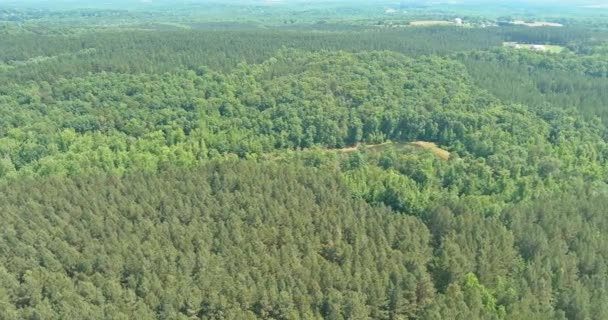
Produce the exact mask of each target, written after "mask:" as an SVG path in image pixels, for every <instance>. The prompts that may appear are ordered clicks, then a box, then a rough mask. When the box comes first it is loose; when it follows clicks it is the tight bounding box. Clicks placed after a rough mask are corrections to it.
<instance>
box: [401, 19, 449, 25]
mask: <svg viewBox="0 0 608 320" xmlns="http://www.w3.org/2000/svg"><path fill="white" fill-rule="evenodd" d="M450 24H454V23H453V22H451V21H444V20H419V21H411V22H410V26H445V25H450Z"/></svg>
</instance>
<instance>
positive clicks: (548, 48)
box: [502, 42, 566, 53]
mask: <svg viewBox="0 0 608 320" xmlns="http://www.w3.org/2000/svg"><path fill="white" fill-rule="evenodd" d="M502 45H503V47H509V48H513V49H522V50H535V49H533V47H535V46H537V47H539V48H542V49H536V50H538V51H542V52H550V53H560V52H562V51H564V50H566V48H565V47H562V46H558V45H550V44H530V43H517V42H503V44H502Z"/></svg>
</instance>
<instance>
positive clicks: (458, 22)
mask: <svg viewBox="0 0 608 320" xmlns="http://www.w3.org/2000/svg"><path fill="white" fill-rule="evenodd" d="M454 23H456V24H457V25H459V26H460V25H462V19H460V18H456V19H454Z"/></svg>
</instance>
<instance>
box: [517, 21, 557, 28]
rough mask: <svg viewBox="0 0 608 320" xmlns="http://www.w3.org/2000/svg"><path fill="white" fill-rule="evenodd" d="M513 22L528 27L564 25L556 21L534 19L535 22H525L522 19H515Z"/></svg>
mask: <svg viewBox="0 0 608 320" xmlns="http://www.w3.org/2000/svg"><path fill="white" fill-rule="evenodd" d="M513 24H515V25H519V26H528V27H563V26H564V25H563V24H561V23H556V22H546V21H535V22H525V21H523V20H515V21H513Z"/></svg>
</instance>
